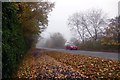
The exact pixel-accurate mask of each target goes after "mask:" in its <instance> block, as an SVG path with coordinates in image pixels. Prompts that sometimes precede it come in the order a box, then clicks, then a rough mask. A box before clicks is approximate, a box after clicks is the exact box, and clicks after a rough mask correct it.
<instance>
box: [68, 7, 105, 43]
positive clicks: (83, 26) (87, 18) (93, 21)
mask: <svg viewBox="0 0 120 80" xmlns="http://www.w3.org/2000/svg"><path fill="white" fill-rule="evenodd" d="M68 25H69V26H70V28H71V30H74V31H76V32H77V34H79V36H80V38H81V40H82V42H83V43H84V40H85V39H86V38H90V39H94V40H95V41H96V40H97V39H98V34H99V33H102V32H103V30H104V26H105V25H106V18H105V16H104V15H103V12H102V10H95V9H93V10H90V11H87V12H84V13H81V12H79V13H74V14H73V15H72V16H70V17H69V18H68Z"/></svg>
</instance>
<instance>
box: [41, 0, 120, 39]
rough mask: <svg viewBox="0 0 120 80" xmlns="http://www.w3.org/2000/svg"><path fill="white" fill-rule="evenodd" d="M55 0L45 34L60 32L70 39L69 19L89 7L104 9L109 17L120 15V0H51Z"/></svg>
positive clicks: (53, 0)
mask: <svg viewBox="0 0 120 80" xmlns="http://www.w3.org/2000/svg"><path fill="white" fill-rule="evenodd" d="M51 1H52V2H55V8H54V9H53V11H52V12H51V13H50V15H49V18H48V19H49V24H48V27H47V29H46V30H45V32H43V35H44V36H46V37H47V36H48V35H49V34H50V33H54V32H60V33H62V34H63V36H64V37H65V38H67V39H68V40H69V39H70V37H71V36H72V34H71V32H70V30H69V28H68V26H67V19H68V17H69V16H71V15H72V14H73V13H75V12H82V11H86V10H89V9H102V10H103V12H104V13H105V14H107V16H108V18H113V17H115V16H117V15H118V1H120V0H51Z"/></svg>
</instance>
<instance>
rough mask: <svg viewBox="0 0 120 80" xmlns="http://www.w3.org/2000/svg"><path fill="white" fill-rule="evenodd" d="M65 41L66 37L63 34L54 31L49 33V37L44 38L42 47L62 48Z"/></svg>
mask: <svg viewBox="0 0 120 80" xmlns="http://www.w3.org/2000/svg"><path fill="white" fill-rule="evenodd" d="M65 42H66V39H65V38H64V36H63V35H62V34H61V33H59V32H56V33H53V34H51V35H50V37H49V38H47V39H46V41H45V43H44V47H48V48H64V46H65Z"/></svg>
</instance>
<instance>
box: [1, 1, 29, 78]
mask: <svg viewBox="0 0 120 80" xmlns="http://www.w3.org/2000/svg"><path fill="white" fill-rule="evenodd" d="M26 51H27V46H26V43H25V40H24V37H23V32H22V28H21V26H20V23H19V21H18V18H17V10H16V8H15V6H14V3H8V2H5V3H4V2H3V3H2V79H4V78H11V77H12V74H13V73H14V72H15V71H16V70H17V67H18V65H19V62H20V60H21V58H22V56H23V55H24V54H25V53H26Z"/></svg>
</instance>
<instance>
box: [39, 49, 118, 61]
mask: <svg viewBox="0 0 120 80" xmlns="http://www.w3.org/2000/svg"><path fill="white" fill-rule="evenodd" d="M37 48H42V47H37ZM42 49H46V50H52V51H60V52H61V51H62V52H66V53H75V54H81V55H87V56H94V57H100V58H106V59H112V60H120V53H113V52H97V51H84V50H66V49H54V48H42Z"/></svg>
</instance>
